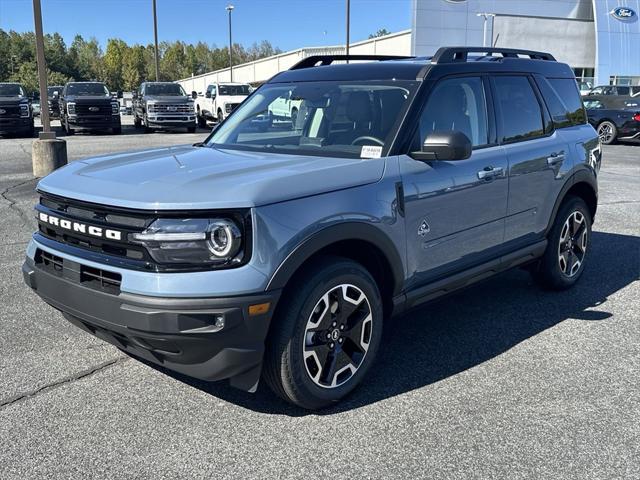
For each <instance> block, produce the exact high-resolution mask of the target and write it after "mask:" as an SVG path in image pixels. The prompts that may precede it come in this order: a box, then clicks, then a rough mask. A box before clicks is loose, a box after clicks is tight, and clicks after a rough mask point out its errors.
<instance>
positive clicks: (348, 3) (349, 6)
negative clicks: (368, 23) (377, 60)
mask: <svg viewBox="0 0 640 480" xmlns="http://www.w3.org/2000/svg"><path fill="white" fill-rule="evenodd" d="M350 17H351V0H347V42H346V44H345V53H346V55H347V57H348V56H349V29H350ZM347 63H349V60H347Z"/></svg>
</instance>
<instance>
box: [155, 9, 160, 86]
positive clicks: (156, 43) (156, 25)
mask: <svg viewBox="0 0 640 480" xmlns="http://www.w3.org/2000/svg"><path fill="white" fill-rule="evenodd" d="M153 41H154V44H155V61H156V82H159V81H160V61H159V59H158V57H159V53H158V16H157V15H156V0H153Z"/></svg>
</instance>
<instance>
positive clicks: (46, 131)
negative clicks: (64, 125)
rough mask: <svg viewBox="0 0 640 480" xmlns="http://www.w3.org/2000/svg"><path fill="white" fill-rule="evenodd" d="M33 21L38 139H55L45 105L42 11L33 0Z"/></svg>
mask: <svg viewBox="0 0 640 480" xmlns="http://www.w3.org/2000/svg"><path fill="white" fill-rule="evenodd" d="M33 21H34V23H35V30H36V59H37V61H38V84H39V87H40V118H41V119H42V134H41V135H40V138H45V137H46V138H56V136H55V133H53V132H52V131H51V123H50V122H49V108H48V106H47V105H48V104H47V103H45V102H46V100H47V99H48V98H49V97H48V95H47V64H46V63H45V60H44V38H43V34H42V11H41V8H40V0H33ZM45 107H46V108H45Z"/></svg>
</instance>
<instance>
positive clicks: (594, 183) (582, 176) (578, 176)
mask: <svg viewBox="0 0 640 480" xmlns="http://www.w3.org/2000/svg"><path fill="white" fill-rule="evenodd" d="M579 183H586V184H587V185H589V187H591V189H592V190H593V193H594V195H595V196H596V200H597V198H598V180H597V178H596V176H595V175H594V174H593V172H592V171H591V170H589V169H587V168H582V169H580V170H578V171H577V172H575V173H574V174H573V175H572V176H571V177H570V178H569V179H568V180H567V181H566V182H565V184H564V185H563V186H562V189H561V190H560V194H559V195H558V197H557V198H556V203H555V204H554V206H553V211H552V212H551V217H550V218H549V224H548V225H547V229H546V230H545V232H544V234H545V236H546V235H547V234H548V233H549V232H550V231H551V228H552V227H553V223H554V222H555V221H556V215H557V214H558V210H559V209H560V205H562V202H564V199H565V198H566V196H567V193H568V192H569V190H571V189H572V188H573V187H574V186H576V185H577V184H579ZM596 206H597V201H596ZM594 214H595V211H594Z"/></svg>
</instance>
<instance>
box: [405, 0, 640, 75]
mask: <svg viewBox="0 0 640 480" xmlns="http://www.w3.org/2000/svg"><path fill="white" fill-rule="evenodd" d="M638 15H640V0H413V25H412V38H411V49H412V53H413V54H415V55H432V54H433V53H434V52H435V51H436V50H437V48H438V47H440V46H442V45H456V46H458V45H467V46H470V45H473V46H476V45H495V46H497V47H511V48H522V49H530V50H542V51H547V52H550V53H552V54H553V55H554V56H555V57H556V58H557V59H558V60H559V61H562V62H565V63H568V64H569V65H570V66H571V67H572V68H573V69H574V71H575V72H576V76H577V77H578V78H583V79H586V80H589V81H592V82H593V83H595V84H598V85H601V84H609V83H617V84H632V85H640V21H639V18H638Z"/></svg>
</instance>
